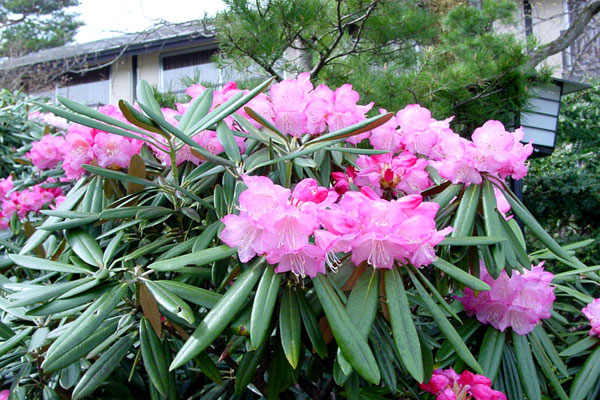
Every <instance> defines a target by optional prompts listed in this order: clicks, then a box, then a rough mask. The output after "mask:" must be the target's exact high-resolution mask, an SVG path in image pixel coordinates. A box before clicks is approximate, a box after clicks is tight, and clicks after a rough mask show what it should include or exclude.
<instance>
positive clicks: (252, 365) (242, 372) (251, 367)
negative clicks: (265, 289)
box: [235, 268, 272, 394]
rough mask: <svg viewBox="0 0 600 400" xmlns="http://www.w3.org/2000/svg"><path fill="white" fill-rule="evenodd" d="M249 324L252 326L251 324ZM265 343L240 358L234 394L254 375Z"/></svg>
mask: <svg viewBox="0 0 600 400" xmlns="http://www.w3.org/2000/svg"><path fill="white" fill-rule="evenodd" d="M267 269H269V268H267ZM270 269H272V268H270ZM250 326H251V327H252V325H250ZM267 343H268V342H263V343H262V344H261V345H260V346H259V347H258V349H256V350H254V351H248V352H246V354H244V357H243V358H242V361H241V362H240V365H239V367H238V368H237V371H236V372H235V393H236V394H241V393H242V392H243V391H244V390H246V388H247V387H248V384H250V382H251V381H252V378H253V377H254V375H256V370H257V368H258V365H259V364H260V363H261V361H263V355H264V354H265V349H266V348H267ZM269 379H270V378H269Z"/></svg>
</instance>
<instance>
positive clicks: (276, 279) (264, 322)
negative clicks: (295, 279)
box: [250, 267, 281, 349]
mask: <svg viewBox="0 0 600 400" xmlns="http://www.w3.org/2000/svg"><path fill="white" fill-rule="evenodd" d="M280 283H281V274H277V273H275V268H274V267H267V268H266V269H265V272H264V274H263V276H262V278H261V280H260V283H259V284H258V289H256V294H255V295H254V301H253V303H252V314H251V315H250V341H251V343H252V347H253V348H254V349H257V348H258V347H259V346H260V345H261V344H262V343H263V342H264V340H265V338H266V336H267V333H269V326H270V325H271V317H272V316H273V310H274V309H275V303H277V296H278V295H279V285H280Z"/></svg>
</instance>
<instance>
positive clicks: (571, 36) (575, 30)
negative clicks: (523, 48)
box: [528, 0, 600, 67]
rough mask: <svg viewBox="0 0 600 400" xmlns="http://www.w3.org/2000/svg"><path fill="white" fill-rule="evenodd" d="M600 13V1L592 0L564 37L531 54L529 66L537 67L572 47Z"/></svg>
mask: <svg viewBox="0 0 600 400" xmlns="http://www.w3.org/2000/svg"><path fill="white" fill-rule="evenodd" d="M599 12H600V0H592V1H590V2H589V3H587V4H586V5H585V7H584V8H583V9H582V10H581V11H580V12H579V14H578V15H577V16H576V17H575V20H574V21H573V23H572V24H571V26H569V29H567V30H566V31H565V32H564V33H563V34H562V35H560V36H559V37H558V38H557V39H555V40H553V41H551V42H550V43H546V44H545V45H543V46H540V47H539V48H538V49H537V50H535V51H534V52H533V53H531V54H530V59H529V62H528V65H529V66H531V67H535V66H536V65H538V64H539V63H541V62H542V61H544V60H545V59H546V58H548V57H550V56H552V55H554V54H556V53H559V52H561V51H563V50H565V49H566V48H567V47H569V46H570V45H571V43H573V42H574V41H575V40H576V39H577V38H578V37H579V36H580V35H581V34H582V33H583V31H584V30H585V27H586V25H587V24H588V23H589V22H590V20H591V19H592V18H593V17H594V16H595V15H596V14H598V13H599Z"/></svg>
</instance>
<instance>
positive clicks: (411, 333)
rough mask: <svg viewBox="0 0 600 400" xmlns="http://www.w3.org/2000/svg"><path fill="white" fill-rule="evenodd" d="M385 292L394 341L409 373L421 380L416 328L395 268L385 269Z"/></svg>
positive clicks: (420, 362)
mask: <svg viewBox="0 0 600 400" xmlns="http://www.w3.org/2000/svg"><path fill="white" fill-rule="evenodd" d="M385 294H386V300H387V306H388V313H389V318H390V325H391V327H392V336H393V337H394V343H395V344H396V347H397V349H398V352H399V353H400V357H401V359H402V364H404V367H405V368H406V370H407V371H408V373H409V374H411V375H412V376H413V378H415V379H416V380H417V382H423V380H424V374H423V359H422V358H421V344H420V342H419V336H418V334H417V328H416V327H415V323H414V320H413V315H412V312H411V310H410V305H409V304H408V297H406V290H405V289H404V284H403V283H402V277H401V276H400V274H399V273H398V269H397V268H395V267H394V268H392V269H390V270H386V271H385Z"/></svg>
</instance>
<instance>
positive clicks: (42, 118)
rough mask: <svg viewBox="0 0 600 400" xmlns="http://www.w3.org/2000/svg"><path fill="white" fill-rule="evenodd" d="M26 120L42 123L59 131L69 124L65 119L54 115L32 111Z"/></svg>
mask: <svg viewBox="0 0 600 400" xmlns="http://www.w3.org/2000/svg"><path fill="white" fill-rule="evenodd" d="M27 119H29V120H30V121H38V122H42V123H44V124H47V125H50V126H54V127H55V128H59V129H67V127H68V126H69V123H68V122H67V120H66V119H64V118H62V117H59V116H57V115H54V114H52V113H43V112H39V111H33V112H30V113H29V115H28V116H27Z"/></svg>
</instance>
